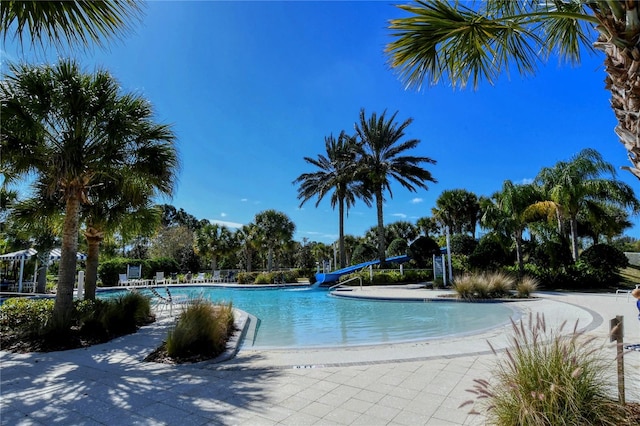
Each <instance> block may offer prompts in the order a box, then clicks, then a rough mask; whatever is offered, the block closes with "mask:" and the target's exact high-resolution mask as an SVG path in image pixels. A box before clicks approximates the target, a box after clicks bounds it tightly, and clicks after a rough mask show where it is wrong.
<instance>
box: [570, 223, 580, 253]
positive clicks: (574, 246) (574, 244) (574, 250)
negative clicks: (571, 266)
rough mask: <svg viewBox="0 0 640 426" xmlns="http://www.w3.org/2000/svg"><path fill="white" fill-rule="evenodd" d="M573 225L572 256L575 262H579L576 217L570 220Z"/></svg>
mask: <svg viewBox="0 0 640 426" xmlns="http://www.w3.org/2000/svg"><path fill="white" fill-rule="evenodd" d="M569 224H570V225H571V254H572V255H573V261H574V262H575V261H576V260H578V220H577V219H576V218H575V217H572V218H571V219H569Z"/></svg>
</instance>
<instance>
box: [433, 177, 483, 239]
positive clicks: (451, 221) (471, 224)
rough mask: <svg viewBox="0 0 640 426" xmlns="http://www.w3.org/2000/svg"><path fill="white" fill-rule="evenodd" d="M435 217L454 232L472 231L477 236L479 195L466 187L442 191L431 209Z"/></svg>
mask: <svg viewBox="0 0 640 426" xmlns="http://www.w3.org/2000/svg"><path fill="white" fill-rule="evenodd" d="M431 212H432V213H433V217H434V218H436V220H438V221H439V222H440V223H441V224H442V225H443V226H448V227H449V229H450V230H451V232H452V233H453V234H462V233H463V232H470V233H471V236H472V237H473V238H475V237H476V224H477V223H478V218H479V214H480V204H479V202H478V197H477V196H476V194H474V193H473V192H470V191H467V190H466V189H449V190H445V191H442V194H440V196H439V197H438V199H437V200H436V207H434V208H433V209H431Z"/></svg>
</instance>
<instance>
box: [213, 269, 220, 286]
mask: <svg viewBox="0 0 640 426" xmlns="http://www.w3.org/2000/svg"><path fill="white" fill-rule="evenodd" d="M212 281H213V282H214V283H219V282H222V277H221V276H220V270H217V271H213V279H212Z"/></svg>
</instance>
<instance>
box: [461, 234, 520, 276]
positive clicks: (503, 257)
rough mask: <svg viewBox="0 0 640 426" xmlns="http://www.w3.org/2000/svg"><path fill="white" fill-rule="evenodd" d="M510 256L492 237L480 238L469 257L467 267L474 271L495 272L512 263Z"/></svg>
mask: <svg viewBox="0 0 640 426" xmlns="http://www.w3.org/2000/svg"><path fill="white" fill-rule="evenodd" d="M512 261H513V259H511V256H510V255H509V253H507V252H506V251H505V249H504V248H503V247H502V245H501V244H500V243H499V242H497V241H495V240H494V239H493V238H492V237H486V238H484V237H483V238H481V239H480V241H479V242H478V245H477V246H476V248H475V249H474V250H473V253H471V255H469V266H470V267H471V268H474V269H483V270H496V269H499V268H501V267H502V266H505V265H509V264H511V263H513V262H512Z"/></svg>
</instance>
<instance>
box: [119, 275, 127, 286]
mask: <svg viewBox="0 0 640 426" xmlns="http://www.w3.org/2000/svg"><path fill="white" fill-rule="evenodd" d="M127 284H129V278H127V274H119V275H118V285H127Z"/></svg>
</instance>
